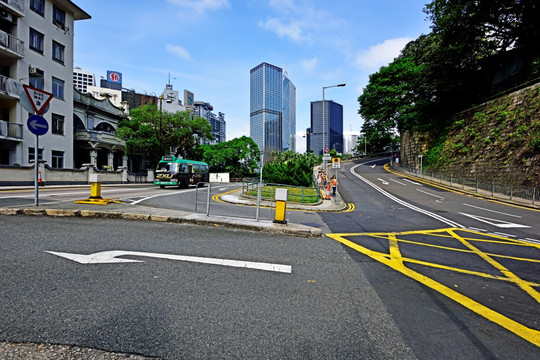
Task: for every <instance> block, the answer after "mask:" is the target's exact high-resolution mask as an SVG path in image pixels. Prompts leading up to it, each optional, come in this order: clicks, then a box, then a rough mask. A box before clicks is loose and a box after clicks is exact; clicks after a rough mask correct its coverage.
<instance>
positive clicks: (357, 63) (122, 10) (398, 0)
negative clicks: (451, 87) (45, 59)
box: [74, 0, 430, 152]
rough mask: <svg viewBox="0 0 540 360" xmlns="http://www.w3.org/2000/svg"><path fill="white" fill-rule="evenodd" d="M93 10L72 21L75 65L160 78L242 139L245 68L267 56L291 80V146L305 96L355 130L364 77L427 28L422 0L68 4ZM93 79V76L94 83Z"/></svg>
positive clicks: (303, 115)
mask: <svg viewBox="0 0 540 360" xmlns="http://www.w3.org/2000/svg"><path fill="white" fill-rule="evenodd" d="M74 2H75V3H76V4H77V5H78V6H79V7H81V8H82V9H83V10H84V11H86V12H87V13H88V14H90V15H91V16H92V19H90V20H83V21H78V22H76V24H75V31H74V34H75V50H74V58H75V61H74V66H78V67H81V68H82V69H84V70H86V71H90V72H92V73H94V74H95V75H96V77H97V79H99V78H100V76H105V75H106V71H107V70H115V71H119V72H121V73H122V81H123V86H124V87H126V88H129V89H134V90H135V91H137V92H139V93H145V92H146V93H155V94H158V95H159V94H160V93H161V92H162V91H163V89H164V87H165V84H166V83H167V81H168V78H169V73H170V76H171V83H172V84H173V86H174V89H175V90H178V91H180V93H183V90H184V89H186V90H190V91H192V92H193V93H194V94H195V100H200V101H206V102H209V103H210V104H212V105H213V107H214V112H216V113H217V112H219V111H221V112H223V113H225V121H226V122H227V140H231V139H233V138H235V137H240V136H242V135H247V136H249V71H250V69H252V68H253V67H255V66H257V65H258V64H260V63H261V62H268V63H271V64H273V65H276V66H279V67H281V68H283V69H284V70H286V71H287V73H288V75H289V78H290V79H291V81H292V82H293V83H294V85H295V86H296V109H297V112H296V129H297V134H298V136H297V151H298V152H304V151H305V147H306V146H305V139H303V138H302V137H301V134H302V133H304V132H305V130H306V128H307V127H308V126H309V121H310V102H311V101H317V100H321V99H322V87H323V86H330V85H336V84H340V83H346V84H347V86H346V87H343V88H332V89H327V90H326V91H325V98H326V99H327V100H334V101H336V102H338V103H340V104H342V105H343V107H344V109H343V110H344V120H343V127H344V130H346V131H348V130H353V131H359V130H360V127H361V125H362V119H361V118H360V116H359V115H358V108H359V105H358V100H357V99H358V96H359V95H360V94H361V93H362V89H363V88H364V87H365V86H366V84H367V82H368V80H369V75H370V74H372V73H374V72H376V71H377V70H378V69H379V68H380V67H381V66H384V65H386V64H388V63H389V62H391V61H392V60H393V59H394V57H396V56H397V55H399V52H400V50H401V49H402V48H403V46H404V45H405V44H406V43H407V42H408V41H410V40H414V39H416V38H417V37H418V36H419V35H421V34H426V33H428V32H429V31H430V29H429V26H430V23H429V22H428V21H427V20H426V14H425V13H423V12H422V9H423V8H424V6H425V3H426V2H428V1H427V0H376V1H373V0H336V1H328V0H326V1H323V0H110V1H103V0H74ZM98 85H99V81H98Z"/></svg>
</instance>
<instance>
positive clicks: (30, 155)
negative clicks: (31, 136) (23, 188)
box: [28, 147, 43, 163]
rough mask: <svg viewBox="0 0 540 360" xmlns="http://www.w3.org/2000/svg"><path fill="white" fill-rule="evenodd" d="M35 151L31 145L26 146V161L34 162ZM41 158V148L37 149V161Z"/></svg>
mask: <svg viewBox="0 0 540 360" xmlns="http://www.w3.org/2000/svg"><path fill="white" fill-rule="evenodd" d="M34 154H35V151H34V148H33V147H29V148H28V162H29V163H30V162H34V160H35V158H34V156H35V155H34ZM40 160H43V149H39V151H38V161H40Z"/></svg>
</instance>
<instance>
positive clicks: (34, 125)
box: [26, 115, 49, 136]
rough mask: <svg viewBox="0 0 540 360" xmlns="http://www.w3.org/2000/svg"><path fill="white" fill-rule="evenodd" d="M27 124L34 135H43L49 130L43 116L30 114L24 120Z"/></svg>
mask: <svg viewBox="0 0 540 360" xmlns="http://www.w3.org/2000/svg"><path fill="white" fill-rule="evenodd" d="M26 124H27V125H28V130H30V131H31V132H32V134H34V135H38V136H39V135H45V134H46V133H47V131H49V124H48V123H47V120H45V118H44V117H42V116H39V115H32V116H30V117H29V118H28V120H27V121H26Z"/></svg>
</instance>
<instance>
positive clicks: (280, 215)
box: [274, 189, 289, 224]
mask: <svg viewBox="0 0 540 360" xmlns="http://www.w3.org/2000/svg"><path fill="white" fill-rule="evenodd" d="M288 197H289V189H276V196H275V199H276V216H275V219H274V222H275V223H279V224H286V223H287V220H285V214H286V212H287V198H288Z"/></svg>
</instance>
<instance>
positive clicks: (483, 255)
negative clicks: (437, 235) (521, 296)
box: [449, 230, 540, 303]
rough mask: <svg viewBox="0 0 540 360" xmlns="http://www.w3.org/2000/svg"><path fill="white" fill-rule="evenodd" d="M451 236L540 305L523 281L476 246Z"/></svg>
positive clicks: (533, 291) (532, 290)
mask: <svg viewBox="0 0 540 360" xmlns="http://www.w3.org/2000/svg"><path fill="white" fill-rule="evenodd" d="M449 232H450V233H451V234H452V235H454V236H455V237H456V239H458V240H459V241H461V243H462V244H463V245H465V246H466V247H468V248H469V249H471V250H472V251H474V253H476V254H477V255H478V256H480V257H481V258H482V259H484V261H486V262H487V263H488V264H490V265H491V266H493V267H494V268H496V269H497V270H499V271H500V272H501V273H503V274H504V275H506V277H508V279H510V280H511V281H512V282H514V283H515V284H516V285H517V286H519V287H520V288H521V289H523V290H524V291H525V292H526V293H527V294H529V295H530V296H531V297H532V298H533V299H535V300H536V301H537V302H539V303H540V294H539V293H538V292H537V291H536V290H534V289H533V288H532V287H531V286H530V285H528V284H526V283H525V281H523V280H522V279H521V278H519V277H518V276H516V275H515V274H514V273H513V272H511V271H510V270H508V269H507V268H506V267H505V266H503V265H502V264H500V263H498V262H497V261H495V260H494V259H492V258H491V257H490V256H488V255H487V254H486V253H484V252H483V251H481V250H480V249H478V248H477V247H476V246H474V245H473V244H471V243H470V242H468V241H466V240H465V239H463V238H462V237H461V236H459V235H458V234H456V233H455V232H454V231H452V230H450V231H449Z"/></svg>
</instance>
